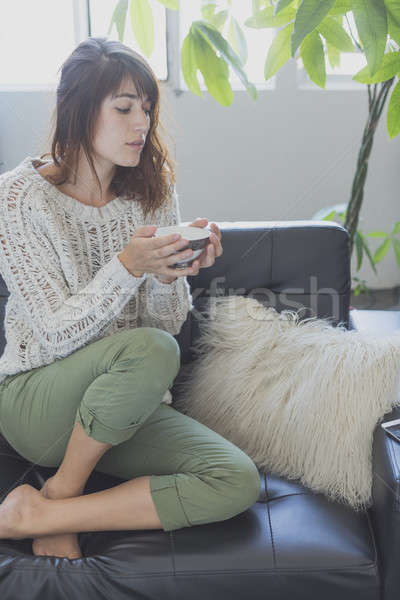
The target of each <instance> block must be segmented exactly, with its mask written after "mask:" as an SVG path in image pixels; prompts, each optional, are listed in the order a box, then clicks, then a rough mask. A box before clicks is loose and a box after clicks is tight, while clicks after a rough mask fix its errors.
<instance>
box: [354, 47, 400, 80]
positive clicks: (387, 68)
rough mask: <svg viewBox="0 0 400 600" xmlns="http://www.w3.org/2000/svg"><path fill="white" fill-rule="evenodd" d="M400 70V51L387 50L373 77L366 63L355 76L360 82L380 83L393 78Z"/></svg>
mask: <svg viewBox="0 0 400 600" xmlns="http://www.w3.org/2000/svg"><path fill="white" fill-rule="evenodd" d="M399 71H400V52H387V54H384V56H383V60H382V64H381V66H380V67H379V69H378V70H377V71H376V73H375V75H374V76H373V77H371V75H370V73H369V67H368V65H366V66H365V67H364V68H363V69H361V70H360V71H358V73H356V74H355V75H354V77H353V79H354V81H358V82H359V83H368V84H371V83H380V82H382V81H387V80H388V79H391V78H392V77H394V76H395V75H397V73H399Z"/></svg>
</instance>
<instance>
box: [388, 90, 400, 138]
mask: <svg viewBox="0 0 400 600" xmlns="http://www.w3.org/2000/svg"><path fill="white" fill-rule="evenodd" d="M387 131H388V134H389V138H390V139H391V140H392V139H393V138H394V137H396V135H398V134H399V133H400V82H399V81H398V82H397V83H396V85H395V86H394V89H393V91H392V95H391V96H390V100H389V105H388V109H387Z"/></svg>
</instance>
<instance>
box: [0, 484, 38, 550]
mask: <svg viewBox="0 0 400 600" xmlns="http://www.w3.org/2000/svg"><path fill="white" fill-rule="evenodd" d="M44 510H45V506H44V497H43V496H42V494H41V493H40V492H39V490H37V489H35V488H34V487H33V486H31V485H29V484H28V483H24V484H23V485H19V486H17V487H16V488H14V489H13V490H12V491H11V492H10V493H9V494H7V496H6V497H5V499H4V500H3V502H2V503H1V504H0V538H8V539H13V540H20V539H23V538H25V537H29V533H30V531H31V523H33V522H38V519H40V516H41V515H42V514H43V511H44Z"/></svg>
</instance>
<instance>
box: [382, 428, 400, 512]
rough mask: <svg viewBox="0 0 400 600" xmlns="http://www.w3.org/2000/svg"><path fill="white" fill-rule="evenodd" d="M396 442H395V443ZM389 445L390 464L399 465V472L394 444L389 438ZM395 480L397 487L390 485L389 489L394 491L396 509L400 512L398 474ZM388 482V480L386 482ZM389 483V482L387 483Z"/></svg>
mask: <svg viewBox="0 0 400 600" xmlns="http://www.w3.org/2000/svg"><path fill="white" fill-rule="evenodd" d="M394 443H395V442H393V444H394ZM388 447H389V460H390V464H391V466H392V468H393V465H395V466H396V467H397V473H398V472H399V468H398V465H397V462H396V459H395V455H394V453H393V446H392V441H391V440H389V443H388ZM381 480H382V481H383V479H382V478H381ZM395 482H396V488H395V489H394V490H393V489H392V487H391V486H389V489H390V490H391V491H392V493H393V495H394V503H393V504H394V510H395V511H396V512H399V506H400V502H399V493H398V486H399V479H398V477H397V476H395ZM385 483H386V482H385ZM386 485H387V484H386Z"/></svg>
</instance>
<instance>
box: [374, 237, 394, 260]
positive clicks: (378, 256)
mask: <svg viewBox="0 0 400 600" xmlns="http://www.w3.org/2000/svg"><path fill="white" fill-rule="evenodd" d="M389 248H390V238H389V239H387V240H385V241H384V242H383V243H382V244H381V245H380V246H379V247H378V248H377V249H376V250H375V254H374V262H375V264H376V263H378V262H380V261H381V260H382V259H383V258H384V257H385V256H386V254H387V253H388V251H389Z"/></svg>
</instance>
